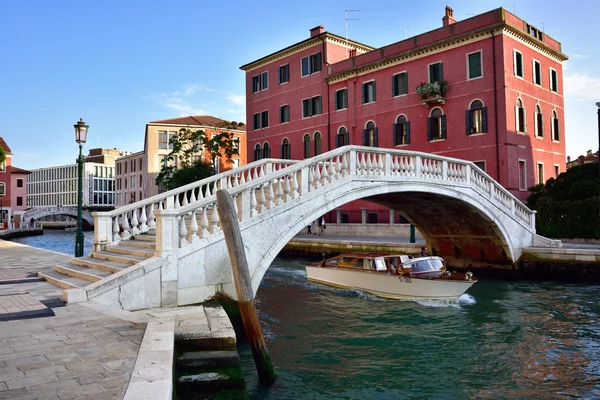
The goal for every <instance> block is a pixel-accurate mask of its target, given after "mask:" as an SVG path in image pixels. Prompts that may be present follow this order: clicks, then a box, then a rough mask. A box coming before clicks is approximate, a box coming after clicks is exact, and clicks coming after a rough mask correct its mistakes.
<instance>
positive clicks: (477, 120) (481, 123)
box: [465, 100, 487, 135]
mask: <svg viewBox="0 0 600 400" xmlns="http://www.w3.org/2000/svg"><path fill="white" fill-rule="evenodd" d="M465 122H466V126H467V132H466V133H467V135H472V134H474V133H483V132H487V107H484V106H483V103H482V102H481V101H479V100H475V101H474V102H472V103H471V107H469V109H468V110H467V112H466V115H465Z"/></svg>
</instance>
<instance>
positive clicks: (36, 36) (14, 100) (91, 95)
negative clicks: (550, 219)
mask: <svg viewBox="0 0 600 400" xmlns="http://www.w3.org/2000/svg"><path fill="white" fill-rule="evenodd" d="M446 4H448V5H449V6H451V7H452V8H453V9H454V17H455V18H456V19H457V20H462V19H466V18H469V17H471V16H473V15H476V14H480V13H483V12H486V11H489V10H492V9H494V8H497V7H504V8H506V9H507V10H508V11H511V12H516V14H517V15H518V16H519V17H521V18H523V19H525V20H526V21H527V22H528V23H530V24H531V25H534V26H537V27H538V28H540V29H542V30H543V31H544V32H545V33H546V34H548V35H550V36H551V37H553V38H554V39H556V40H558V41H560V42H562V49H563V53H565V54H566V55H567V56H569V60H568V61H566V62H565V64H564V77H563V79H564V88H565V122H566V132H565V136H566V146H567V155H570V156H571V157H577V156H578V155H580V154H584V153H585V152H586V151H587V150H590V149H593V151H596V150H597V149H598V136H599V134H598V119H597V107H596V102H599V101H600V68H599V67H600V51H598V50H599V49H600V45H599V42H600V38H599V37H598V33H597V30H596V29H597V27H598V15H600V1H597V0H588V1H583V0H571V1H569V2H562V1H560V2H559V1H556V0H550V1H545V2H539V1H516V0H513V1H511V2H510V3H502V2H494V1H487V0H480V1H479V2H473V1H465V0H454V1H449V0H447V1H439V0H428V1H416V2H415V1H407V0H391V1H383V0H371V1H357V0H345V1H338V0H328V1H312V0H304V1H302V2H299V1H290V2H288V1H271V0H262V1H261V2H250V1H216V2H213V1H206V0H204V1H203V0H195V1H191V0H173V1H164V0H159V1H155V0H143V1H142V0H126V1H123V0H87V1H81V0H76V1H69V0H51V1H49V0H0V22H1V23H0V73H1V78H0V94H1V96H0V129H1V130H0V136H2V137H3V138H4V140H5V141H6V142H7V143H8V145H9V147H10V148H11V150H12V152H13V154H14V156H13V159H12V164H13V165H15V166H17V167H19V168H24V169H34V168H40V167H47V166H53V165H64V164H72V163H74V162H75V159H76V157H77V155H78V148H77V144H76V143H75V136H74V130H73V124H75V123H76V122H77V121H79V119H80V118H83V120H84V121H85V122H86V123H87V124H88V125H89V126H90V128H89V134H88V141H87V143H86V144H85V145H84V154H87V151H88V150H89V149H90V148H97V147H105V148H118V149H121V150H127V151H140V150H143V144H144V130H145V125H146V123H148V122H150V121H153V120H159V119H167V118H175V117H179V116H184V115H202V114H209V115H213V116H215V117H219V118H222V119H226V120H234V121H244V120H245V88H244V76H245V75H244V74H245V73H244V72H243V71H242V70H240V69H239V67H240V66H241V65H244V64H246V63H248V62H251V61H254V60H256V59H258V58H261V57H263V56H265V55H267V54H270V53H272V52H275V51H277V50H280V49H282V48H284V47H287V46H289V45H291V44H293V43H296V42H299V41H302V40H304V39H307V38H308V37H309V29H310V28H313V27H315V26H317V25H324V26H325V30H326V31H328V32H332V33H335V34H338V35H340V36H346V26H347V34H348V38H349V39H352V40H356V41H358V42H361V43H365V44H368V45H370V46H373V47H381V46H384V45H387V44H391V43H394V42H397V41H399V40H402V39H404V38H406V37H407V36H408V37H411V36H414V35H418V34H420V33H423V32H427V31H429V30H432V29H436V28H439V27H441V24H442V22H441V18H442V17H443V15H444V7H445V6H446ZM345 10H360V11H353V12H348V13H346V11H345ZM346 15H347V17H346ZM346 18H348V19H349V20H347V19H346Z"/></svg>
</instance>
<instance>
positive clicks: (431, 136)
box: [427, 118, 433, 141]
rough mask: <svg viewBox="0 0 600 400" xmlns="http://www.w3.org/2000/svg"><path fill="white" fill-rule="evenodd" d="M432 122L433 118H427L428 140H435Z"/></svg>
mask: <svg viewBox="0 0 600 400" xmlns="http://www.w3.org/2000/svg"><path fill="white" fill-rule="evenodd" d="M431 124H433V118H427V140H429V141H431V140H433V132H432V131H431V129H432V128H431Z"/></svg>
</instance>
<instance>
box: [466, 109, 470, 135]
mask: <svg viewBox="0 0 600 400" xmlns="http://www.w3.org/2000/svg"><path fill="white" fill-rule="evenodd" d="M465 126H466V128H467V129H466V132H465V133H466V134H467V136H468V135H470V134H471V110H467V111H465Z"/></svg>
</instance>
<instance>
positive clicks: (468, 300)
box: [415, 293, 477, 308]
mask: <svg viewBox="0 0 600 400" xmlns="http://www.w3.org/2000/svg"><path fill="white" fill-rule="evenodd" d="M415 303H417V304H420V305H422V306H423V307H431V308H440V307H454V308H461V305H472V304H475V303H477V301H475V297H473V296H471V295H470V294H467V293H464V294H463V295H461V296H460V297H459V298H458V299H456V300H432V299H423V300H415Z"/></svg>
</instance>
